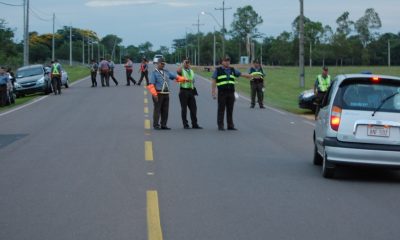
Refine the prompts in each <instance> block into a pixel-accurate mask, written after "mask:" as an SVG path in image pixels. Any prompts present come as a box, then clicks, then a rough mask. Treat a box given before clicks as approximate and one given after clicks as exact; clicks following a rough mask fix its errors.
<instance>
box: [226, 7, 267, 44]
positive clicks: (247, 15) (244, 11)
mask: <svg viewBox="0 0 400 240" xmlns="http://www.w3.org/2000/svg"><path fill="white" fill-rule="evenodd" d="M261 23H263V19H262V17H261V16H259V15H258V14H257V12H256V11H254V9H253V7H252V6H250V5H247V6H244V7H242V8H238V9H237V10H236V13H235V14H234V15H233V22H232V24H231V27H232V31H231V32H230V34H231V35H232V36H233V38H236V39H238V40H239V42H240V44H242V43H245V42H246V40H247V37H248V36H250V37H251V38H259V37H262V34H261V33H260V32H259V31H258V29H257V26H258V25H260V24H261ZM242 46H243V45H242ZM240 48H241V47H240ZM239 52H240V51H239Z"/></svg>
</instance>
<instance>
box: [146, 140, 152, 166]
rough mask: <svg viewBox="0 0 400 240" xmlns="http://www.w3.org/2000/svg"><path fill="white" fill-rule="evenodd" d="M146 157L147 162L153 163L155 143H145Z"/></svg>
mask: <svg viewBox="0 0 400 240" xmlns="http://www.w3.org/2000/svg"><path fill="white" fill-rule="evenodd" d="M144 157H145V160H146V161H153V159H154V158H153V143H152V142H151V141H145V142H144Z"/></svg>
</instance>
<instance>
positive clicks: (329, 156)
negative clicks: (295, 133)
mask: <svg viewBox="0 0 400 240" xmlns="http://www.w3.org/2000/svg"><path fill="white" fill-rule="evenodd" d="M313 161H314V164H315V165H321V164H322V175H323V176H324V177H326V178H332V177H334V174H335V171H336V167H337V166H345V165H363V166H375V167H378V166H379V167H385V168H400V78H398V77H392V76H382V75H380V76H379V75H378V76H375V75H366V74H349V75H339V76H337V77H336V78H335V80H334V81H333V82H332V85H331V87H330V88H329V90H328V94H327V95H326V97H325V99H324V100H323V101H322V106H321V109H320V112H319V113H318V116H317V120H316V125H315V131H314V160H313Z"/></svg>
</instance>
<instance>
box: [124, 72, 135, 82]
mask: <svg viewBox="0 0 400 240" xmlns="http://www.w3.org/2000/svg"><path fill="white" fill-rule="evenodd" d="M132 72H133V70H126V85H131V83H130V82H129V80H131V81H132V82H133V85H136V81H135V79H134V78H133V77H132Z"/></svg>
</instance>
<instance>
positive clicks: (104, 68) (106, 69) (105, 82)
mask: <svg viewBox="0 0 400 240" xmlns="http://www.w3.org/2000/svg"><path fill="white" fill-rule="evenodd" d="M99 71H100V80H101V86H102V87H106V86H107V87H109V86H110V64H109V63H108V61H107V60H105V59H104V58H100V63H99Z"/></svg>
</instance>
